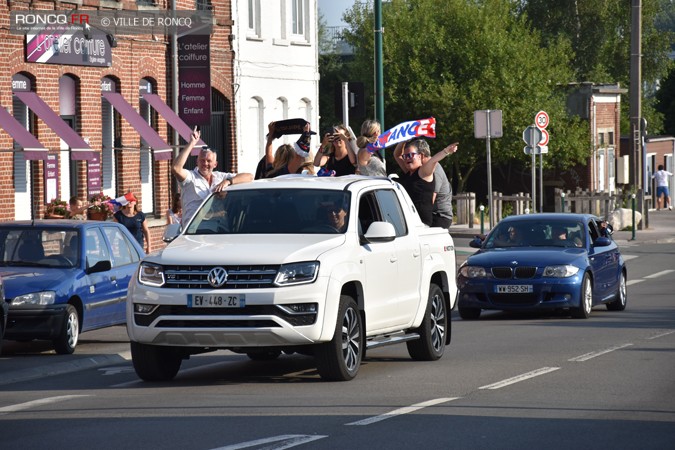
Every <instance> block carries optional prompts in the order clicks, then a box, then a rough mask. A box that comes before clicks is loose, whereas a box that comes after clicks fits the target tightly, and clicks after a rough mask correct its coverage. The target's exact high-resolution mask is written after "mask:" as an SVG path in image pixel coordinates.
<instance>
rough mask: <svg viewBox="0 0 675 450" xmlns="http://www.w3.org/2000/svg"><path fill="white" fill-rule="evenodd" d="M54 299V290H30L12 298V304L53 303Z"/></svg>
mask: <svg viewBox="0 0 675 450" xmlns="http://www.w3.org/2000/svg"><path fill="white" fill-rule="evenodd" d="M54 300H56V292H54V291H43V292H31V293H30V294H23V295H17V296H16V297H14V300H12V303H11V304H12V306H17V305H53V304H54Z"/></svg>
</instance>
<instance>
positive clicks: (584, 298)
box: [571, 274, 593, 319]
mask: <svg viewBox="0 0 675 450" xmlns="http://www.w3.org/2000/svg"><path fill="white" fill-rule="evenodd" d="M579 303H580V304H579V307H578V308H572V311H571V312H572V317H574V318H575V319H588V316H590V315H591V308H593V283H591V277H590V276H589V275H588V274H584V279H583V280H582V281H581V295H580V296H579Z"/></svg>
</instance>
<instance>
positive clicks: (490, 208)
mask: <svg viewBox="0 0 675 450" xmlns="http://www.w3.org/2000/svg"><path fill="white" fill-rule="evenodd" d="M485 126H486V136H485V138H486V139H485V145H486V147H487V148H486V150H487V169H488V171H487V172H488V199H489V202H490V203H489V205H488V214H490V229H492V228H494V224H495V222H494V221H495V220H496V219H497V218H496V217H495V218H494V219H493V218H492V217H493V216H494V213H495V209H494V204H493V203H492V157H491V156H490V110H489V109H487V110H485Z"/></svg>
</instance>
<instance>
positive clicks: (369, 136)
mask: <svg viewBox="0 0 675 450" xmlns="http://www.w3.org/2000/svg"><path fill="white" fill-rule="evenodd" d="M380 133H382V126H381V125H380V122H378V121H377V120H370V119H368V120H366V121H364V122H363V123H362V124H361V135H360V136H359V137H358V138H356V147H357V148H358V151H357V159H358V168H357V170H358V173H359V174H360V175H368V176H373V177H386V176H387V168H386V166H385V161H384V159H383V158H382V156H381V155H380V152H379V151H375V152H372V153H371V152H370V151H369V150H368V144H373V143H375V142H376V141H377V137H378V136H379V135H380Z"/></svg>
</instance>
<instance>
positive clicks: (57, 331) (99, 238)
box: [0, 220, 145, 354]
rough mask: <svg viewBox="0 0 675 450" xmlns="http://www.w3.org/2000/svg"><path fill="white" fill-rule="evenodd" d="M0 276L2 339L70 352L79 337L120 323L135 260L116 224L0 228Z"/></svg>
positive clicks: (133, 244)
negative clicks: (45, 343) (4, 309)
mask: <svg viewBox="0 0 675 450" xmlns="http://www.w3.org/2000/svg"><path fill="white" fill-rule="evenodd" d="M0 255H1V257H2V260H1V261H0V277H2V280H3V282H4V287H5V296H6V299H7V302H9V313H8V316H7V328H6V330H5V339H9V340H20V341H30V340H33V339H43V340H45V339H46V340H51V341H52V342H53V344H54V349H55V350H56V352H57V353H60V354H70V353H73V352H74V351H75V347H76V346H77V340H78V336H79V334H80V332H83V331H89V330H94V329H97V328H103V327H109V326H112V325H118V324H123V323H125V322H126V318H125V303H126V296H127V286H128V285H129V281H130V280H131V277H132V276H134V274H135V272H136V269H137V268H138V264H139V262H140V260H141V258H142V257H143V256H145V254H144V252H143V249H142V248H141V246H140V245H139V244H138V242H137V241H136V240H135V239H134V238H133V236H131V234H130V233H129V231H128V230H127V229H126V228H125V227H124V226H122V225H120V224H118V223H116V222H98V221H80V220H44V221H41V220H40V221H17V222H3V223H0Z"/></svg>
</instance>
